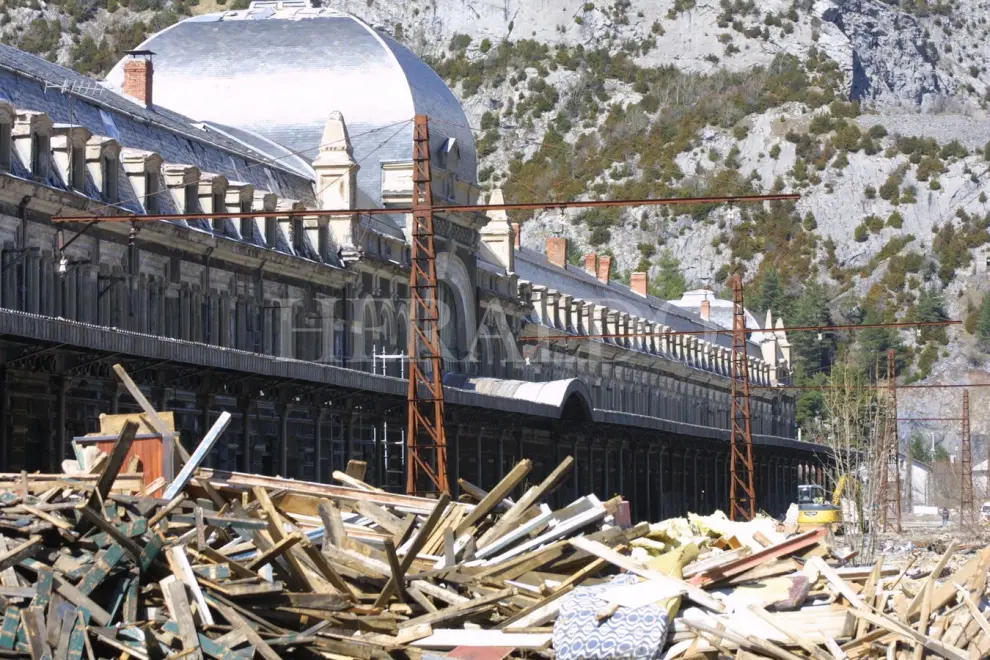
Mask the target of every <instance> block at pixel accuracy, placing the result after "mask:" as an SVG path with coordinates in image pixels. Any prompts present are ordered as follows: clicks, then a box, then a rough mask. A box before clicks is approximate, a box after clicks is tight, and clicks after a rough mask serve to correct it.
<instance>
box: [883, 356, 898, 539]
mask: <svg viewBox="0 0 990 660" xmlns="http://www.w3.org/2000/svg"><path fill="white" fill-rule="evenodd" d="M894 357H895V352H894V351H893V350H890V351H887V396H888V405H889V406H890V408H889V410H890V412H888V414H887V424H886V425H885V427H884V434H883V447H882V449H881V455H880V526H881V529H883V531H888V530H891V529H893V530H894V531H895V532H897V533H900V531H901V471H900V469H899V461H898V444H899V443H898V439H897V378H896V377H895V371H896V369H895V363H894Z"/></svg>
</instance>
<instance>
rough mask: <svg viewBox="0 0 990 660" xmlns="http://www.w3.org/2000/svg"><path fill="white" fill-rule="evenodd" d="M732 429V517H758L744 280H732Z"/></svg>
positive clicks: (730, 506)
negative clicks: (754, 477) (754, 478)
mask: <svg viewBox="0 0 990 660" xmlns="http://www.w3.org/2000/svg"><path fill="white" fill-rule="evenodd" d="M732 304H733V310H732V419H731V424H732V429H731V435H730V443H731V450H730V454H731V458H730V459H729V480H730V485H729V518H731V519H732V520H752V519H753V518H754V517H755V516H756V488H755V486H754V483H753V427H752V418H751V416H750V405H749V355H748V352H747V350H746V308H745V305H744V301H743V286H742V277H741V276H740V275H738V274H737V275H734V276H733V277H732Z"/></svg>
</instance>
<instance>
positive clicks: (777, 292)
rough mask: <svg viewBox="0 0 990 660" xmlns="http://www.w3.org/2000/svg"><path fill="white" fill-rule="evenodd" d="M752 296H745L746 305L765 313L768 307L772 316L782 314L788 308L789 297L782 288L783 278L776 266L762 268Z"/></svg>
mask: <svg viewBox="0 0 990 660" xmlns="http://www.w3.org/2000/svg"><path fill="white" fill-rule="evenodd" d="M750 288H752V289H755V293H754V294H753V296H752V297H747V301H746V303H747V304H746V307H748V308H750V309H752V310H755V311H757V312H759V313H760V314H761V315H762V314H766V313H767V310H768V309H769V310H770V311H771V312H773V314H774V316H781V315H783V314H784V313H785V312H786V311H787V310H788V309H789V308H790V303H791V297H790V296H788V295H787V292H786V291H785V290H784V280H783V278H782V277H781V276H780V271H779V270H777V269H776V268H767V269H765V270H763V271H762V272H761V273H760V275H759V278H758V280H757V282H756V287H752V286H751V287H750Z"/></svg>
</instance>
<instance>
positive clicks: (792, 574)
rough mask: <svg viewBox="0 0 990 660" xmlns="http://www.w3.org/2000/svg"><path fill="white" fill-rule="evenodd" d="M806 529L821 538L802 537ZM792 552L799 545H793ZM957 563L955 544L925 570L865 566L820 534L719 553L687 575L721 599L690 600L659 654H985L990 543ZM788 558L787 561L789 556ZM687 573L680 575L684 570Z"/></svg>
mask: <svg viewBox="0 0 990 660" xmlns="http://www.w3.org/2000/svg"><path fill="white" fill-rule="evenodd" d="M809 535H813V536H815V537H818V538H814V539H811V540H813V541H814V542H813V543H811V544H810V545H809V544H808V542H807V541H808V540H809ZM796 546H797V549H796V551H795V547H796ZM967 549H968V550H969V551H970V556H969V557H968V558H965V561H963V562H962V563H961V565H960V566H959V567H958V568H957V569H956V570H955V571H951V570H948V568H947V567H948V565H949V561H950V559H952V558H953V556H954V554H955V553H957V552H958V551H959V550H960V546H959V545H958V544H956V543H952V544H950V546H949V547H948V549H946V551H945V552H944V553H943V554H942V555H941V556H940V557H939V558H938V560H937V561H935V562H934V565H933V566H931V568H930V569H928V570H921V569H919V570H916V571H913V572H912V571H911V568H912V566H913V564H914V559H912V560H911V561H910V562H908V563H907V565H906V566H905V567H903V568H900V569H898V568H895V567H893V566H890V565H885V558H884V557H880V558H879V559H877V560H876V562H875V563H873V564H872V565H868V566H864V567H855V566H839V565H837V564H841V563H842V562H840V561H835V560H827V557H828V555H829V553H828V549H827V546H826V545H825V542H824V539H823V538H821V537H820V535H819V534H818V533H816V532H808V533H806V534H803V535H798V536H795V537H792V538H791V539H788V540H786V541H784V542H783V543H781V544H777V545H775V546H771V547H769V548H764V549H762V550H757V551H755V552H745V553H744V554H745V556H744V557H743V558H741V559H733V558H731V557H727V556H726V555H728V554H729V553H725V554H724V555H722V557H724V558H725V560H726V561H719V560H718V559H719V558H715V560H714V561H712V565H711V566H710V568H709V569H708V570H705V571H703V572H701V573H697V574H695V575H694V577H691V578H689V580H688V581H689V582H690V583H692V584H696V585H699V586H701V585H703V586H704V588H705V589H706V590H707V591H709V592H711V593H712V595H713V596H714V597H716V598H718V599H719V601H720V602H722V603H723V604H724V605H725V611H723V612H720V613H716V612H713V611H711V610H710V609H709V610H707V611H706V610H705V609H703V608H698V607H689V608H687V609H685V610H683V611H682V612H680V615H679V617H678V618H676V619H675V620H674V622H673V626H672V635H671V636H670V638H669V646H668V648H667V650H666V653H665V657H668V658H677V657H698V656H700V655H706V656H708V657H727V656H731V657H742V658H753V657H758V658H780V659H783V660H794V659H795V658H817V659H818V660H845V659H847V658H848V659H850V660H859V659H863V658H891V659H897V660H914V659H919V658H922V657H928V658H951V659H953V660H979V659H980V658H987V657H990V622H988V613H990V605H987V602H986V600H985V595H986V588H987V575H988V573H987V572H988V568H990V546H987V547H986V548H983V549H982V550H979V551H976V552H973V550H974V548H972V547H970V548H967ZM785 556H786V558H785ZM685 574H686V573H685Z"/></svg>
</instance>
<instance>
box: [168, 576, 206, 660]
mask: <svg viewBox="0 0 990 660" xmlns="http://www.w3.org/2000/svg"><path fill="white" fill-rule="evenodd" d="M169 577H170V578H171V580H169V579H167V578H166V580H162V582H161V585H162V593H163V594H165V593H167V594H168V598H167V600H166V602H167V603H168V608H169V612H171V614H172V619H173V620H174V621H175V623H176V624H177V625H178V626H179V639H180V640H182V649H183V650H184V651H191V653H190V654H189V655H188V656H187V657H189V658H191V659H192V660H197V659H199V658H202V657H203V652H202V649H201V648H200V645H199V633H198V632H197V631H196V622H195V621H193V615H192V607H191V606H190V604H189V597H188V596H187V595H186V586H185V584H183V583H182V582H181V581H179V580H178V579H177V578H176V577H175V576H169Z"/></svg>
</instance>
